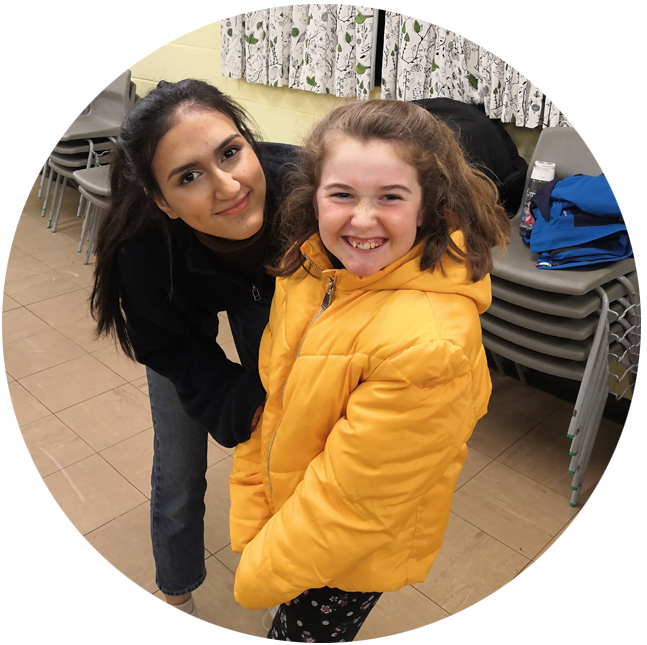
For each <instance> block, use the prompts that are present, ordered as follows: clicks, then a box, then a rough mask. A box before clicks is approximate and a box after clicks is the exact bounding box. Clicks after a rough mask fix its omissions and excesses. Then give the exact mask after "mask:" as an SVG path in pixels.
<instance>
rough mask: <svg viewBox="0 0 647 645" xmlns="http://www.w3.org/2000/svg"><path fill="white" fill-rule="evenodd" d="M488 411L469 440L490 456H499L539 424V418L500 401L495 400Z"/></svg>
mask: <svg viewBox="0 0 647 645" xmlns="http://www.w3.org/2000/svg"><path fill="white" fill-rule="evenodd" d="M489 408H490V409H489V411H488V413H487V414H486V415H485V416H484V417H483V418H481V419H480V420H479V422H478V423H477V424H476V428H474V432H473V433H472V436H471V437H470V440H469V441H468V442H467V444H468V446H469V447H470V448H476V449H477V450H479V451H480V452H482V453H484V454H486V455H488V457H498V456H499V455H500V454H501V453H502V452H503V451H504V450H505V449H506V448H509V447H510V446H511V445H512V444H513V443H514V442H515V441H517V440H519V439H520V438H521V437H523V436H524V435H525V434H526V433H528V432H529V431H530V430H531V429H532V428H534V427H535V426H536V425H537V423H538V422H537V420H536V419H534V418H533V417H529V416H527V415H525V414H521V413H520V412H517V411H516V410H514V409H512V408H511V407H509V406H508V405H507V404H506V405H503V404H502V403H500V402H493V403H491V404H490V406H489Z"/></svg>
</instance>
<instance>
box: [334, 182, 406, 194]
mask: <svg viewBox="0 0 647 645" xmlns="http://www.w3.org/2000/svg"><path fill="white" fill-rule="evenodd" d="M351 188H352V187H351V186H347V185H346V184H338V183H334V184H326V185H325V186H324V190H333V189H337V190H351ZM379 189H380V190H396V189H399V190H403V191H405V192H407V193H409V194H411V189H410V188H407V187H406V186H402V185H401V184H390V185H389V186H380V188H379Z"/></svg>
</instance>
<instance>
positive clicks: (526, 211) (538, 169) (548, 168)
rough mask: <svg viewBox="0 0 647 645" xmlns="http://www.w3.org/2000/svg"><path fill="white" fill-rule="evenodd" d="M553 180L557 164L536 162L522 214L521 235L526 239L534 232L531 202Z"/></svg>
mask: <svg viewBox="0 0 647 645" xmlns="http://www.w3.org/2000/svg"><path fill="white" fill-rule="evenodd" d="M553 179H555V164H554V163H553V162H552V161H535V165H534V167H533V169H532V174H531V175H530V181H529V182H528V189H527V190H526V195H525V197H524V200H523V211H522V212H521V223H520V224H519V233H520V234H521V236H522V237H524V238H526V239H528V238H529V237H530V231H532V227H533V224H534V223H535V216H534V215H533V214H532V212H531V210H530V200H531V199H532V198H533V197H534V196H535V195H536V194H537V192H538V191H539V190H540V189H541V188H542V187H543V186H545V185H546V184H548V183H549V182H551V181H553Z"/></svg>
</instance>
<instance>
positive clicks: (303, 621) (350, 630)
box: [267, 587, 382, 643]
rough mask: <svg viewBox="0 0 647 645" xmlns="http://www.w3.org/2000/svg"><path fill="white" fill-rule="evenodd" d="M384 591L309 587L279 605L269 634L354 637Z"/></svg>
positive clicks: (304, 639) (321, 639)
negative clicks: (366, 591)
mask: <svg viewBox="0 0 647 645" xmlns="http://www.w3.org/2000/svg"><path fill="white" fill-rule="evenodd" d="M381 595H382V594H381V593H371V592H369V593H364V592H358V591H350V592H349V591H342V590H341V589H331V588H330V587H322V588H321V589H309V590H308V591H304V592H303V593H302V594H301V595H300V596H297V597H296V598H295V599H294V600H291V601H289V602H286V603H284V604H282V605H280V606H279V608H278V611H277V612H276V616H274V620H273V622H272V626H271V627H270V631H269V632H268V633H267V638H271V639H273V640H279V641H295V642H298V643H334V642H349V641H352V640H353V639H354V638H355V636H357V632H358V631H359V628H360V627H361V626H362V624H363V623H364V621H365V620H366V617H367V616H368V614H369V612H370V611H371V609H373V607H375V603H376V602H377V601H378V600H379V598H380V596H381Z"/></svg>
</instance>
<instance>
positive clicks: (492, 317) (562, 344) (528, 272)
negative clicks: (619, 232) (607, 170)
mask: <svg viewBox="0 0 647 645" xmlns="http://www.w3.org/2000/svg"><path fill="white" fill-rule="evenodd" d="M536 160H541V161H553V162H555V164H556V178H557V179H563V178H564V177H568V176H571V175H575V174H586V175H593V176H597V175H599V174H600V173H601V170H600V167H599V166H598V164H597V162H596V161H595V159H594V158H593V156H592V155H591V153H590V151H589V149H588V148H587V147H586V145H585V144H584V142H583V141H582V139H581V138H580V136H579V135H578V133H577V132H576V131H575V130H573V129H572V128H551V129H546V130H544V131H543V132H542V133H541V135H540V137H539V141H538V142H537V147H536V149H535V152H534V155H533V158H532V161H531V163H530V165H529V167H528V175H527V178H526V187H527V185H528V181H529V179H530V174H531V172H532V168H533V167H534V163H535V161H536ZM522 209H523V204H522V205H521V207H520V209H519V212H518V213H517V215H516V216H515V217H514V218H513V219H512V225H513V233H512V238H511V240H510V244H509V246H508V249H507V252H506V253H505V254H500V253H498V252H495V254H494V255H495V258H494V269H493V271H492V306H491V307H490V308H489V309H488V311H487V312H486V313H485V314H483V315H482V316H481V326H482V330H483V345H484V346H485V347H486V349H488V350H489V351H490V352H491V353H492V356H493V358H494V360H495V363H496V365H497V368H498V370H499V372H500V373H502V374H505V372H504V367H503V362H502V361H501V357H504V358H507V359H509V360H511V361H513V362H514V364H515V367H516V369H517V372H518V374H519V378H520V380H521V381H522V383H525V377H524V370H523V368H524V367H527V368H530V369H533V370H537V371H539V372H542V373H545V374H551V375H554V376H559V377H562V378H566V379H571V380H575V381H580V382H581V385H580V388H579V392H578V396H577V400H576V402H575V407H574V410H573V416H572V418H571V422H570V426H569V429H568V432H567V436H568V437H569V438H570V439H571V446H570V451H569V456H570V457H571V459H570V466H569V472H570V473H571V474H572V475H573V481H572V484H571V489H572V490H571V500H570V503H571V506H576V505H577V502H578V498H579V495H580V492H581V490H582V482H583V480H584V476H585V474H586V469H587V466H588V463H589V459H590V456H591V451H592V449H593V445H594V442H595V438H596V435H597V431H598V427H599V424H600V420H601V418H602V414H603V412H604V406H605V403H606V402H607V399H608V395H609V378H610V376H611V377H612V378H616V379H617V380H618V381H620V382H622V383H623V384H626V383H628V386H627V387H626V388H625V390H623V391H622V392H620V393H615V395H616V397H618V398H620V397H621V396H624V394H626V392H627V390H628V389H630V388H632V387H633V384H634V381H635V376H636V371H637V367H638V354H639V348H640V300H639V289H638V280H637V275H636V271H635V269H636V267H635V261H634V260H633V258H628V259H625V260H621V261H619V262H613V263H607V264H600V265H593V266H591V267H586V268H578V269H560V270H542V269H537V268H536V266H535V262H536V260H537V257H538V254H536V253H531V252H530V249H529V248H528V247H527V246H526V245H525V244H524V242H523V241H522V239H521V236H520V235H519V232H518V231H519V223H520V220H521V210H522ZM609 363H617V364H620V365H622V366H623V367H622V370H621V371H622V373H621V374H619V375H616V374H611V375H610V371H609ZM565 461H566V460H565Z"/></svg>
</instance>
